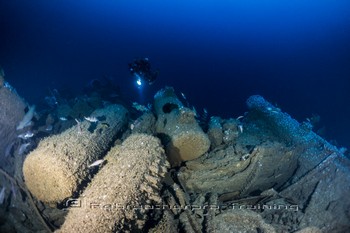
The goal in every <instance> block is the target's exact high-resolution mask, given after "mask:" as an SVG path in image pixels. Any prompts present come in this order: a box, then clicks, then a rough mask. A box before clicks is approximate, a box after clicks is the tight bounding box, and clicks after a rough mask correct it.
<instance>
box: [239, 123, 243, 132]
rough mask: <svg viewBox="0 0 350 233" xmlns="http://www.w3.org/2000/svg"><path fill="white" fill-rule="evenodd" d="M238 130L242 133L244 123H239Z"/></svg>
mask: <svg viewBox="0 0 350 233" xmlns="http://www.w3.org/2000/svg"><path fill="white" fill-rule="evenodd" d="M238 130H239V132H240V133H243V125H238Z"/></svg>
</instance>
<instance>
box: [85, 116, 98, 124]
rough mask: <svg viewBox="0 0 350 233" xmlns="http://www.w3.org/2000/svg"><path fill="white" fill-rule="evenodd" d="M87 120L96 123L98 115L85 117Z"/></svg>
mask: <svg viewBox="0 0 350 233" xmlns="http://www.w3.org/2000/svg"><path fill="white" fill-rule="evenodd" d="M84 119H85V120H87V121H89V122H91V123H96V122H98V120H97V118H96V117H84Z"/></svg>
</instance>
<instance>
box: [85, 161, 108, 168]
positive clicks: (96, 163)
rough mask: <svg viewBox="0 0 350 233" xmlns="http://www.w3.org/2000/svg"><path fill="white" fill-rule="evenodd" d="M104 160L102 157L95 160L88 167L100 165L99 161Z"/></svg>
mask: <svg viewBox="0 0 350 233" xmlns="http://www.w3.org/2000/svg"><path fill="white" fill-rule="evenodd" d="M104 161H105V160H104V159H99V160H96V161H95V162H93V163H92V164H90V165H89V166H88V167H96V166H98V165H100V164H101V163H103V162H104Z"/></svg>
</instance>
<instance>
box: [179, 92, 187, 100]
mask: <svg viewBox="0 0 350 233" xmlns="http://www.w3.org/2000/svg"><path fill="white" fill-rule="evenodd" d="M180 94H181V96H182V98H183V99H184V100H187V98H186V96H185V94H184V93H182V92H181V93H180Z"/></svg>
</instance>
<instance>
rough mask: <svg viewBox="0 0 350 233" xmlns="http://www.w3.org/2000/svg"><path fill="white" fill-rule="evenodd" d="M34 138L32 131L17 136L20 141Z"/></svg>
mask: <svg viewBox="0 0 350 233" xmlns="http://www.w3.org/2000/svg"><path fill="white" fill-rule="evenodd" d="M33 136H34V133H33V132H32V131H28V132H26V133H22V134H20V135H18V136H17V137H19V138H22V139H28V138H31V137H33Z"/></svg>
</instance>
